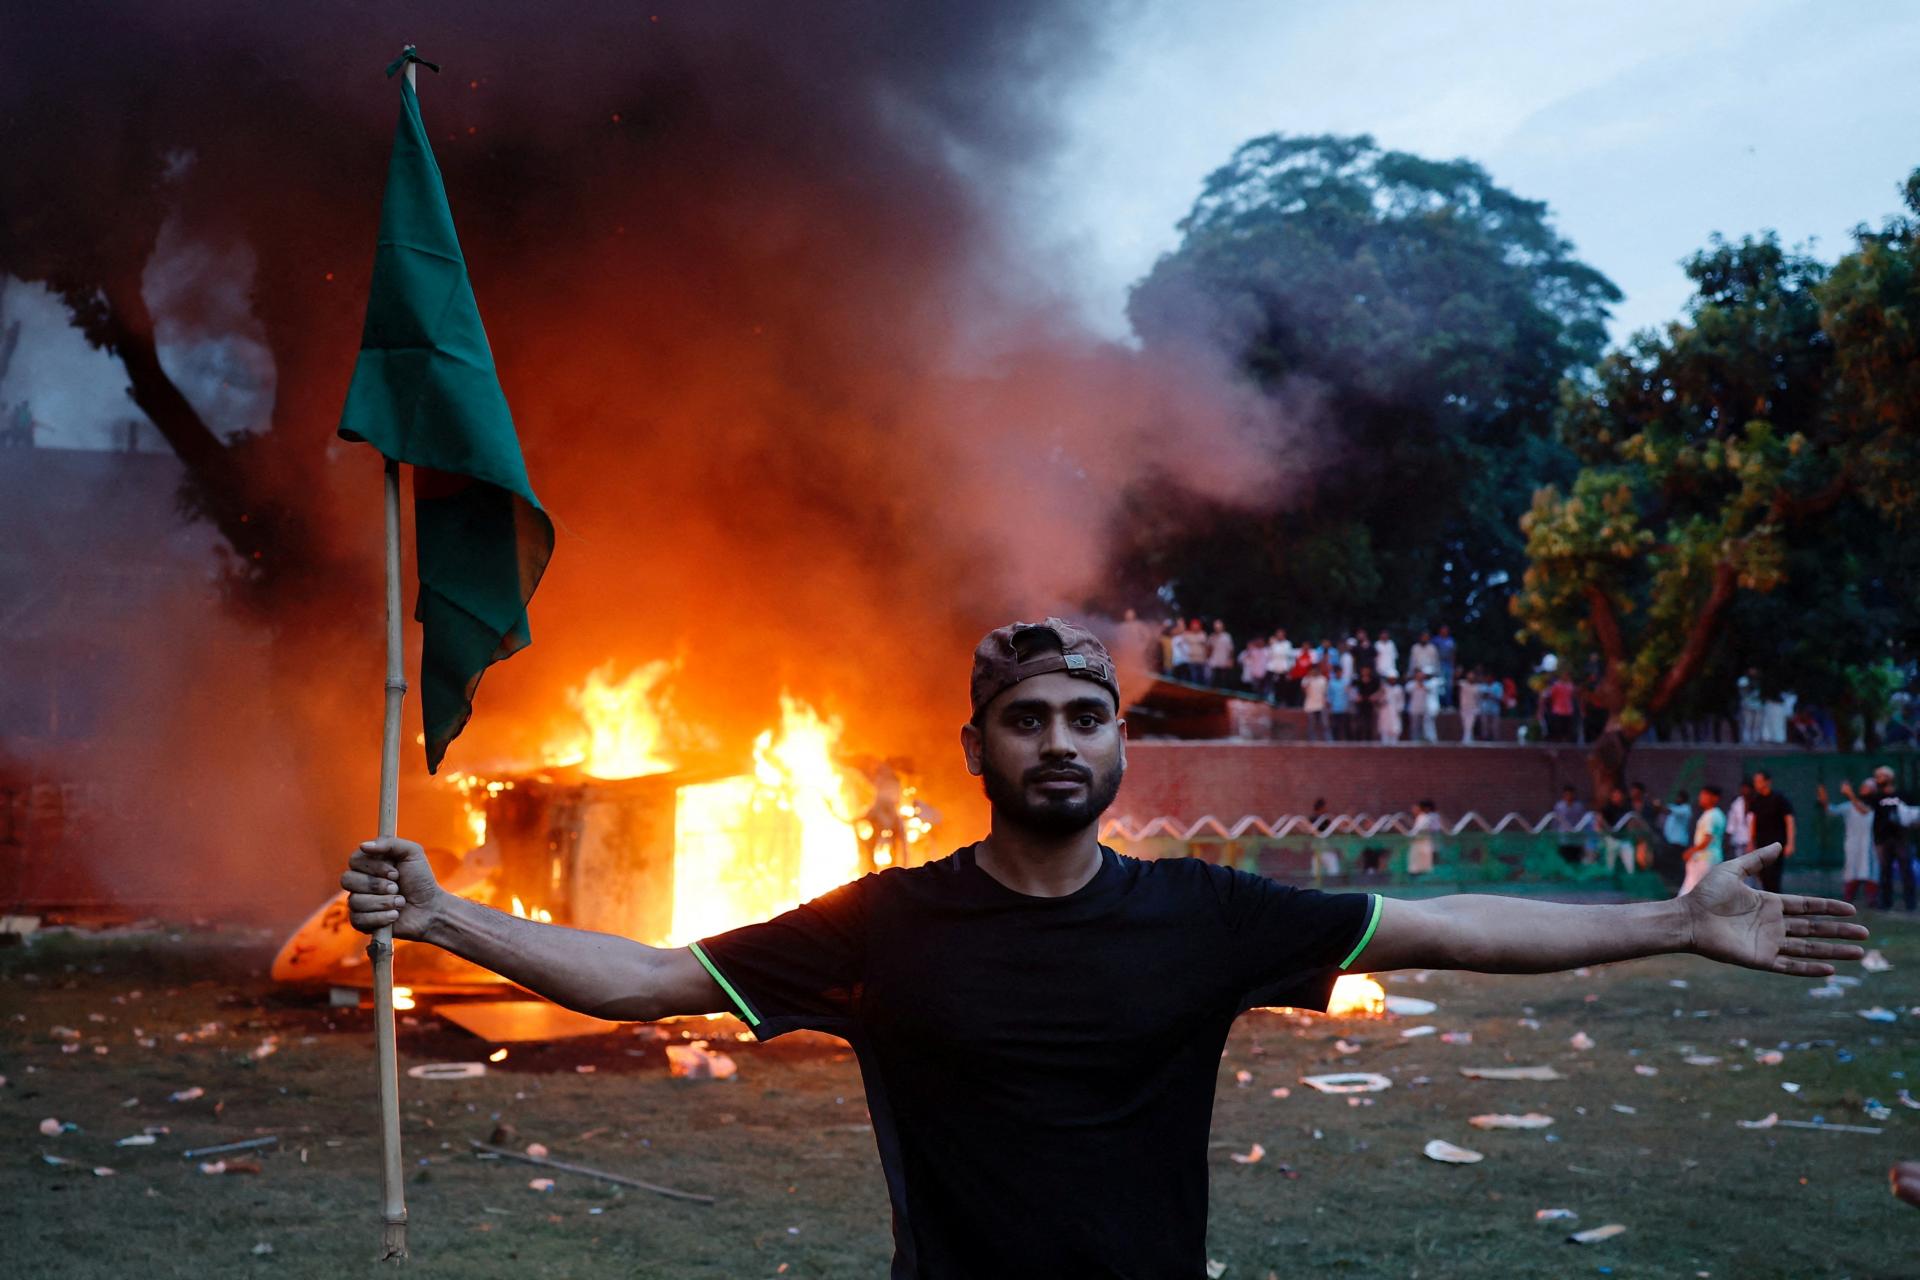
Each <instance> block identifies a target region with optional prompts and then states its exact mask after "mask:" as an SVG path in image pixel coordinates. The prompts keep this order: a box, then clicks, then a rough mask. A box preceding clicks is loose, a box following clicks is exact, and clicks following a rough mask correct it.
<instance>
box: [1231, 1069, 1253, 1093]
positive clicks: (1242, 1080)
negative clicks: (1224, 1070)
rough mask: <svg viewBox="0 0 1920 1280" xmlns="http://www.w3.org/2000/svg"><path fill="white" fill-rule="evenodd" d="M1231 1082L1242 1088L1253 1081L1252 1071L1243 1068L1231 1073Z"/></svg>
mask: <svg viewBox="0 0 1920 1280" xmlns="http://www.w3.org/2000/svg"><path fill="white" fill-rule="evenodd" d="M1233 1082H1234V1083H1235V1084H1236V1085H1239V1086H1240V1087H1241V1088H1242V1089H1244V1088H1246V1087H1247V1086H1248V1085H1250V1084H1252V1083H1253V1072H1251V1071H1247V1070H1245V1069H1242V1070H1239V1071H1236V1072H1234V1073H1233Z"/></svg>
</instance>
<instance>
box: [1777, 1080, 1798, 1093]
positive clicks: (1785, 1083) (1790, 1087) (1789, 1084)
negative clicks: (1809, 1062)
mask: <svg viewBox="0 0 1920 1280" xmlns="http://www.w3.org/2000/svg"><path fill="white" fill-rule="evenodd" d="M1780 1087H1781V1088H1782V1089H1785V1090H1786V1091H1787V1092H1788V1093H1798V1092H1800V1086H1799V1085H1797V1084H1795V1083H1794V1082H1793V1081H1791V1080H1782V1081H1781V1082H1780Z"/></svg>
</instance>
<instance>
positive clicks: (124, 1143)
mask: <svg viewBox="0 0 1920 1280" xmlns="http://www.w3.org/2000/svg"><path fill="white" fill-rule="evenodd" d="M158 1141H159V1139H158V1138H156V1137H154V1136H153V1135H152V1134H150V1133H135V1134H130V1135H128V1136H127V1137H124V1138H122V1139H120V1141H118V1142H116V1143H114V1144H113V1145H114V1146H116V1147H150V1146H152V1145H153V1144H154V1143H156V1142H158Z"/></svg>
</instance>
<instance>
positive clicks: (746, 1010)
mask: <svg viewBox="0 0 1920 1280" xmlns="http://www.w3.org/2000/svg"><path fill="white" fill-rule="evenodd" d="M1367 936H1368V937H1372V936H1373V930H1372V929H1368V930H1367ZM687 949H688V950H689V951H691V952H693V958H694V959H695V960H698V961H699V962H700V964H701V967H702V968H704V969H705V970H706V971H707V972H708V973H710V974H712V975H713V980H714V981H715V982H717V983H719V984H720V989H721V990H722V991H724V992H726V993H727V999H729V1000H731V1001H733V1007H734V1008H735V1009H736V1010H738V1011H739V1013H740V1018H741V1021H743V1022H745V1023H746V1024H747V1025H748V1026H749V1027H757V1026H759V1025H760V1015H759V1014H757V1013H755V1012H754V1011H753V1006H752V1005H750V1004H748V1003H747V1000H746V997H745V996H743V995H741V994H740V993H739V992H738V991H735V990H734V989H733V984H732V983H731V982H728V981H727V975H726V974H724V973H722V972H720V970H719V968H718V967H717V966H716V965H715V964H714V963H713V961H712V960H711V959H709V958H708V957H707V953H706V950H705V948H703V947H702V946H701V945H700V944H699V943H697V942H691V943H688V944H687ZM1342 967H1344V966H1342Z"/></svg>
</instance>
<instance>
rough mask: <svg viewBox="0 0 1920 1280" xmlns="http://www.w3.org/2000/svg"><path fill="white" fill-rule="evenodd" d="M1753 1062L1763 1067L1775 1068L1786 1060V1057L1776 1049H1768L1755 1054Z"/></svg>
mask: <svg viewBox="0 0 1920 1280" xmlns="http://www.w3.org/2000/svg"><path fill="white" fill-rule="evenodd" d="M1753 1060H1754V1061H1755V1062H1757V1063H1759V1064H1760V1065H1761V1066H1763V1067H1777V1066H1779V1065H1780V1064H1781V1063H1782V1062H1785V1061H1786V1060H1787V1055H1786V1054H1784V1053H1782V1052H1780V1051H1779V1050H1778V1049H1768V1050H1767V1051H1766V1052H1765V1053H1756V1054H1755V1055H1754V1056H1753Z"/></svg>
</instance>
